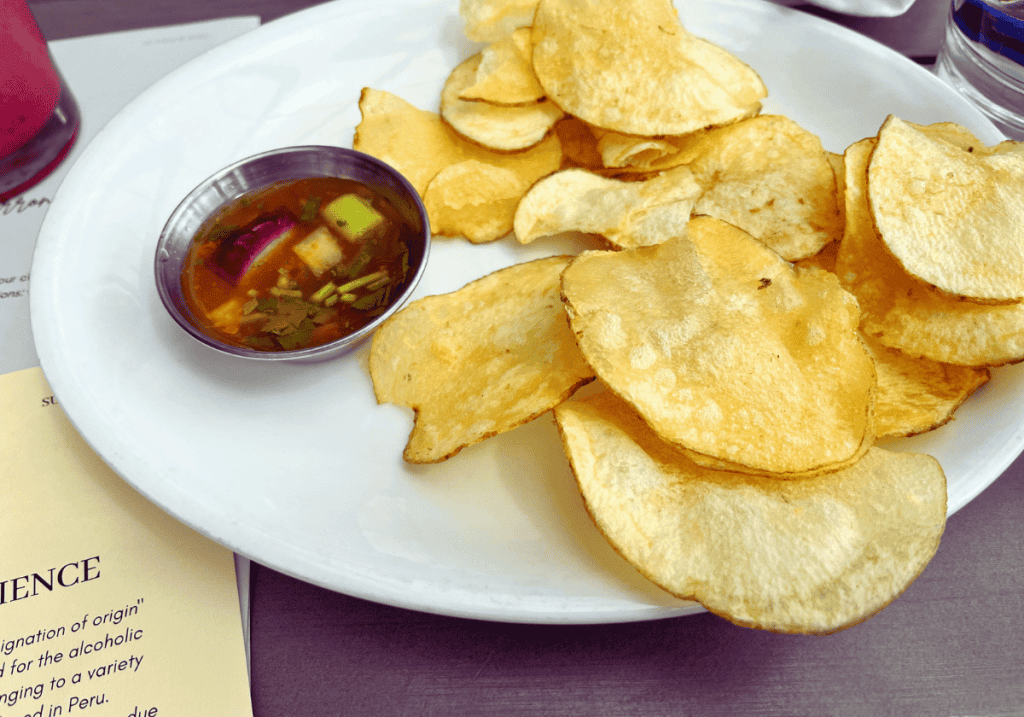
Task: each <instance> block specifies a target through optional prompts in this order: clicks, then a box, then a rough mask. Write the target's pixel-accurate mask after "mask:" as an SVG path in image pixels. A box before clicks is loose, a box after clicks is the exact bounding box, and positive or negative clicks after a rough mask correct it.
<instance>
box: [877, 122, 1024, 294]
mask: <svg viewBox="0 0 1024 717" xmlns="http://www.w3.org/2000/svg"><path fill="white" fill-rule="evenodd" d="M979 144H980V143H979ZM987 149H988V148H986V150H987ZM1021 187H1024V145H1020V146H1018V145H1013V144H1011V145H1008V146H1006V147H1005V148H1004V150H1003V151H998V152H990V151H985V152H968V151H963V150H961V149H959V148H957V147H954V146H953V145H951V144H949V143H948V142H945V141H937V140H934V139H932V138H930V137H929V136H928V135H927V134H926V133H924V132H922V131H921V130H920V129H918V128H915V127H913V126H911V125H910V124H908V123H906V122H903V121H902V120H900V119H899V118H897V117H892V116H890V117H889V118H888V119H887V120H886V121H885V124H883V125H882V128H881V129H880V130H879V132H878V141H877V143H876V146H875V149H874V151H873V152H872V156H871V160H870V162H869V164H868V185H867V191H868V201H869V204H870V207H871V214H872V217H873V218H874V220H875V226H876V227H877V229H878V233H879V235H880V236H881V238H882V241H883V242H884V243H885V246H886V247H887V248H888V249H889V251H890V252H891V253H892V254H893V256H895V257H896V259H897V261H899V263H900V265H901V266H902V267H903V268H904V269H905V270H906V271H907V273H908V274H910V275H911V276H914V277H917V278H918V279H921V280H922V281H925V282H927V283H929V284H932V285H933V286H936V287H938V288H939V289H941V290H942V291H945V292H947V293H950V294H953V295H956V296H964V297H968V298H972V299H977V300H982V301H985V300H991V301H1006V300H1014V301H1016V300H1020V299H1022V298H1024V193H1022V192H1021V191H1020V190H1021Z"/></svg>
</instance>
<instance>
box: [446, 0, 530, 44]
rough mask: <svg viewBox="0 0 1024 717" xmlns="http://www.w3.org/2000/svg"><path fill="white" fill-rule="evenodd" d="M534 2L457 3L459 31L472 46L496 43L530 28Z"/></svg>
mask: <svg viewBox="0 0 1024 717" xmlns="http://www.w3.org/2000/svg"><path fill="white" fill-rule="evenodd" d="M536 9H537V0H459V16H460V17H461V18H462V30H463V32H464V33H465V35H466V37H467V38H468V39H470V40H472V41H473V42H495V41H497V40H501V39H502V38H504V37H508V36H509V35H511V34H512V33H513V32H514V31H515V30H516V29H517V28H520V27H529V26H530V25H532V24H533V14H534V12H535V11H536Z"/></svg>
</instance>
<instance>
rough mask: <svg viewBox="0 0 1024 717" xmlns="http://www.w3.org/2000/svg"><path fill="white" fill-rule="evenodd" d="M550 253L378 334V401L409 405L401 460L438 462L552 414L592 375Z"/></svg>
mask: <svg viewBox="0 0 1024 717" xmlns="http://www.w3.org/2000/svg"><path fill="white" fill-rule="evenodd" d="M567 262H568V257H548V258H544V259H539V260H536V261H532V262H527V263H524V264H517V265H514V266H511V267H509V268H507V269H503V270H500V271H497V272H495V273H493V274H490V275H488V276H485V277H484V278H482V279H478V280H476V281H474V282H472V283H470V284H467V285H466V286H464V287H463V288H461V289H459V290H458V291H455V292H452V293H450V294H444V295H440V296H428V297H425V298H422V299H419V300H417V301H414V302H412V303H411V304H409V305H407V306H406V307H405V308H403V309H402V310H401V311H399V312H398V313H396V314H395V315H393V316H392V317H391V318H389V319H388V320H387V321H386V322H384V324H383V325H382V326H381V328H380V329H378V331H377V333H376V334H374V337H373V343H372V345H371V348H370V377H371V379H372V380H373V388H374V391H375V393H376V396H377V400H378V401H379V402H381V403H383V402H387V403H395V404H399V405H403V406H410V407H411V408H412V409H413V411H414V412H415V414H416V415H415V425H414V426H413V430H412V434H411V435H410V436H409V442H408V444H407V445H406V448H405V453H404V457H405V460H407V461H408V462H410V463H436V462H438V461H443V460H445V459H447V458H450V457H451V456H453V455H455V454H456V453H458V452H459V451H460V450H462V449H463V448H464V447H466V446H469V445H472V444H474V443H478V442H480V441H482V440H484V439H486V438H488V437H490V436H494V435H497V434H499V433H502V432H504V431H508V430H511V429H513V428H515V427H516V426H519V425H521V424H523V423H526V422H528V421H530V420H532V419H534V418H536V417H537V416H539V415H541V414H542V413H545V412H546V411H548V410H550V409H551V408H552V406H554V405H556V404H558V403H560V402H561V401H563V400H565V399H566V398H567V397H568V396H570V395H571V394H572V393H573V392H574V391H575V390H576V389H577V388H579V387H580V386H581V385H583V384H585V383H587V382H589V381H590V380H591V379H592V378H593V372H592V371H591V370H590V367H589V366H588V365H587V363H586V362H585V361H584V360H583V357H582V356H581V355H580V352H579V349H578V348H577V347H576V342H575V341H574V340H573V337H572V332H571V331H570V330H569V326H568V323H567V322H566V319H565V311H564V309H563V308H562V302H561V301H560V300H559V296H558V292H559V289H558V277H559V274H560V273H561V271H562V269H563V268H564V267H565V265H566V263H567Z"/></svg>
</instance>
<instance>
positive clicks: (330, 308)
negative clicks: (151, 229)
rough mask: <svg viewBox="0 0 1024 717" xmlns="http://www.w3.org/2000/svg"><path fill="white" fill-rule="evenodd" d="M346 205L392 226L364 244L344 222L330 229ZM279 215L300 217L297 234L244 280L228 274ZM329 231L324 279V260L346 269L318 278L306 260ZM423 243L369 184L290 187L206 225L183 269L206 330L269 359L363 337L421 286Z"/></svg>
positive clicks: (235, 206)
mask: <svg viewBox="0 0 1024 717" xmlns="http://www.w3.org/2000/svg"><path fill="white" fill-rule="evenodd" d="M346 195H354V196H356V197H359V198H361V199H362V200H364V201H365V203H366V204H367V205H368V206H370V207H372V212H376V213H377V214H379V217H380V218H382V221H380V220H379V219H378V218H377V217H374V218H375V219H378V220H377V221H376V222H375V224H374V226H373V228H372V230H371V231H366V232H365V233H364V234H363V235H361V236H358V237H355V238H353V237H351V236H346V235H345V232H344V227H343V226H341V225H343V224H344V223H345V222H343V221H339V222H338V225H339V226H336V227H335V226H330V224H331V223H332V222H331V221H329V220H327V219H325V218H324V216H322V212H321V210H322V209H323V208H324V207H327V206H328V205H329V204H331V202H333V201H334V200H336V199H339V198H340V197H344V196H346ZM372 212H371V216H374V215H373V214H372ZM274 215H277V216H282V215H290V218H291V220H292V221H293V224H294V226H293V227H292V228H291V229H290V230H289V231H288V232H287V234H285V235H283V236H281V237H280V238H279V239H278V241H277V242H276V243H274V244H273V245H272V246H271V247H270V248H269V250H264V251H263V255H262V256H260V257H259V259H257V260H255V262H254V263H252V265H251V266H250V267H248V269H247V270H246V271H244V273H242V274H241V275H240V276H236V275H233V274H232V272H231V271H227V270H225V259H224V257H225V255H226V254H228V253H230V250H231V249H232V248H238V246H239V245H241V244H242V240H240V237H241V236H242V235H243V234H244V233H246V231H247V230H248V231H250V233H251V230H252V228H253V227H254V226H256V225H259V224H260V223H261V221H263V220H266V219H267V218H269V217H272V216H274ZM325 230H326V233H327V234H328V235H329V237H328V244H330V246H329V247H328V250H327V251H326V252H325V251H323V250H318V251H317V252H315V253H316V258H318V259H321V262H320V268H321V269H323V267H324V266H326V264H324V261H323V259H324V257H327V259H326V261H327V262H332V261H334V259H335V258H337V262H336V263H334V264H333V265H331V266H330V267H329V268H326V269H323V270H322V271H320V272H319V273H318V272H317V271H316V270H315V269H316V265H315V264H314V266H313V267H311V266H310V264H309V263H308V257H307V260H304V259H303V258H302V257H301V256H300V253H301V250H302V246H306V245H309V244H310V241H306V244H305V245H303V241H304V240H307V239H310V238H311V236H312V235H314V234H315V233H316V232H318V231H319V232H320V233H321V234H320V235H321V236H322V235H323V234H324V232H325ZM414 236H415V229H414V227H412V226H411V225H410V224H409V223H408V222H407V221H406V220H405V219H404V217H403V216H402V215H401V213H400V212H399V211H398V210H397V209H396V208H395V207H394V206H393V205H392V204H391V202H389V201H388V200H387V199H386V198H385V197H383V196H382V195H380V194H378V193H377V192H375V191H374V190H372V189H370V188H368V187H366V186H365V185H363V184H360V183H358V182H355V181H352V180H347V179H341V178H336V177H314V178H308V179H300V180H295V181H290V182H281V183H277V184H274V185H271V186H270V187H267V188H265V189H262V190H259V191H257V192H254V193H252V194H249V195H245V196H243V197H241V198H240V199H238V200H236V201H235V202H233V203H232V204H231V205H229V206H228V207H226V208H225V209H223V210H222V211H221V212H219V213H218V214H217V215H216V216H215V217H213V218H212V219H211V220H209V221H208V222H207V223H206V224H204V226H203V227H202V228H201V229H200V231H199V232H198V233H197V235H196V237H195V239H194V240H193V242H192V245H191V247H190V250H189V255H188V258H187V259H186V262H185V265H184V268H183V269H182V274H181V284H182V289H183V292H184V295H185V300H186V303H187V304H188V306H189V309H190V310H191V312H192V314H193V315H194V318H195V320H196V322H197V323H198V324H199V327H200V328H201V329H203V330H204V331H206V332H207V333H209V334H210V335H213V336H215V337H216V338H218V339H219V340H221V341H223V342H225V343H228V344H231V345H235V346H242V347H247V348H252V349H256V350H261V351H283V350H293V349H301V348H310V347H313V346H320V345H322V344H326V343H330V342H332V341H335V340H337V339H339V338H342V337H344V336H346V335H348V334H350V333H352V332H354V331H357V330H359V329H360V328H362V327H363V326H365V325H366V324H368V323H369V322H371V321H372V320H373V319H374V318H376V317H377V316H379V315H380V314H382V313H383V312H384V311H386V310H387V308H388V306H390V304H391V303H393V301H395V300H396V299H397V298H398V297H399V296H400V295H401V293H402V291H403V290H404V289H405V287H406V286H407V285H408V283H409V281H410V279H411V276H410V274H411V273H412V272H411V271H410V267H409V263H410V262H409V251H410V247H411V246H412V240H413V237H414ZM332 239H333V243H331V240H332ZM232 243H234V245H232ZM300 245H302V246H300ZM317 246H319V245H317ZM253 253H254V254H255V253H258V252H253ZM308 253H309V251H308V250H307V252H306V254H308Z"/></svg>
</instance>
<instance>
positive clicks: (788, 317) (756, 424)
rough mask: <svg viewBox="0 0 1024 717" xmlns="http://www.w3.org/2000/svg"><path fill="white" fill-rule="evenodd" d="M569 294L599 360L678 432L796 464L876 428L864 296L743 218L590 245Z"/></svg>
mask: <svg viewBox="0 0 1024 717" xmlns="http://www.w3.org/2000/svg"><path fill="white" fill-rule="evenodd" d="M562 298H563V300H564V301H565V303H566V310H567V313H568V314H569V319H570V322H571V324H572V328H573V330H574V331H575V332H576V338H577V342H578V343H579V345H580V349H581V350H582V352H583V355H584V356H585V357H586V359H587V361H588V362H589V363H590V365H591V366H592V367H593V368H594V371H595V373H596V374H597V375H598V376H599V377H600V378H601V379H602V380H603V381H604V382H605V383H606V384H607V385H608V387H609V388H610V389H611V390H612V391H614V392H615V393H616V394H617V395H619V396H621V397H622V398H624V399H625V400H626V401H627V402H628V403H630V404H631V405H632V406H634V407H635V408H636V410H637V411H638V412H639V413H640V415H641V416H643V418H644V420H645V421H647V423H648V424H649V425H650V426H651V427H652V428H653V429H654V430H655V432H657V433H658V435H660V436H662V437H663V438H664V439H665V440H667V441H669V442H671V443H674V444H676V445H679V446H682V447H684V448H687V449H689V450H691V451H693V452H695V453H699V454H701V455H703V456H707V457H710V458H711V459H715V460H720V461H728V462H729V463H730V464H734V465H737V466H744V467H745V468H746V470H748V471H755V472H768V473H774V474H777V475H779V476H782V477H797V476H803V475H808V474H813V473H816V472H820V471H825V470H837V469H838V468H840V467H843V466H846V465H849V464H851V463H853V462H854V461H855V460H856V459H857V458H859V457H860V456H861V455H862V454H863V453H864V452H865V451H866V450H867V448H868V447H869V446H870V445H871V443H872V441H873V436H872V435H871V432H870V428H871V402H872V394H873V392H874V387H875V371H874V362H873V361H872V360H871V357H870V356H869V355H868V353H867V350H866V349H865V348H864V345H863V343H862V342H861V340H860V338H859V336H858V334H857V323H858V318H859V312H858V309H857V301H856V300H855V299H854V298H853V296H852V295H850V294H848V293H847V292H845V291H843V289H842V288H840V286H839V282H838V281H837V280H836V277H835V276H833V275H831V274H828V273H827V272H824V271H820V270H808V271H804V270H797V269H795V268H794V267H793V266H792V265H791V264H789V263H788V262H786V261H784V260H782V259H781V258H780V257H779V255H778V254H776V253H775V252H773V251H771V250H770V249H768V248H767V247H765V246H764V245H763V244H761V243H760V242H758V241H757V240H756V239H754V238H753V237H751V236H750V235H749V234H747V233H746V232H744V231H742V230H741V229H737V228H736V227H734V226H732V225H730V224H727V223H725V222H722V221H720V220H717V219H712V218H710V217H695V218H694V219H692V220H691V221H690V225H689V228H688V230H687V234H686V238H685V239H670V240H669V241H667V242H665V243H663V244H660V245H657V246H654V247H640V248H637V249H631V250H625V251H618V252H585V253H583V254H581V255H580V256H579V257H577V258H576V259H574V260H573V262H572V263H571V264H570V265H569V266H568V267H567V268H566V270H565V271H564V272H563V274H562Z"/></svg>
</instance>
